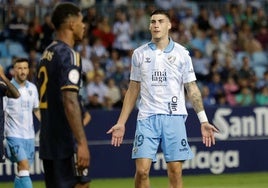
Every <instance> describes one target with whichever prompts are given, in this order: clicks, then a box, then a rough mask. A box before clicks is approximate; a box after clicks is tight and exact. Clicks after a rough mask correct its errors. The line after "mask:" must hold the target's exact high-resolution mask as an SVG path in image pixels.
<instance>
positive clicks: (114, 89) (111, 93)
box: [106, 78, 120, 105]
mask: <svg viewBox="0 0 268 188" xmlns="http://www.w3.org/2000/svg"><path fill="white" fill-rule="evenodd" d="M106 83H107V84H106V85H107V94H106V96H108V97H109V98H110V100H111V101H110V102H111V103H112V105H113V104H115V103H116V102H117V101H119V100H120V89H119V87H118V86H117V85H115V81H114V79H112V78H108V80H107V81H106Z"/></svg>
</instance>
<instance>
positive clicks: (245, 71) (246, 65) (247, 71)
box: [238, 56, 255, 79]
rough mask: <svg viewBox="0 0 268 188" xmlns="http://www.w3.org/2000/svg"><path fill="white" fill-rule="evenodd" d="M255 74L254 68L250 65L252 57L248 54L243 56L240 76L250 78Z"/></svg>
mask: <svg viewBox="0 0 268 188" xmlns="http://www.w3.org/2000/svg"><path fill="white" fill-rule="evenodd" d="M254 76H255V72H254V70H253V69H252V68H251V67H250V59H249V57H248V56H244V57H242V67H241V68H240V70H239V71H238V77H239V78H246V79H250V78H253V77H254Z"/></svg>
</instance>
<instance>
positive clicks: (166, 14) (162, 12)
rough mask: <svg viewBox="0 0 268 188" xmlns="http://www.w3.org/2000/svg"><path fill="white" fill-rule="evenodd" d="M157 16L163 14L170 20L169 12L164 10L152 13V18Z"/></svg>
mask: <svg viewBox="0 0 268 188" xmlns="http://www.w3.org/2000/svg"><path fill="white" fill-rule="evenodd" d="M155 14H163V15H165V16H166V17H167V18H168V19H169V20H170V16H169V14H168V12H167V11H166V10H163V9H156V10H154V11H153V12H152V13H151V17H152V16H153V15H155Z"/></svg>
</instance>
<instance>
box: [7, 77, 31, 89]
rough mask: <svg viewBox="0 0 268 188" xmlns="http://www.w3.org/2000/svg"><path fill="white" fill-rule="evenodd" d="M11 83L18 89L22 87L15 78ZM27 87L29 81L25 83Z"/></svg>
mask: <svg viewBox="0 0 268 188" xmlns="http://www.w3.org/2000/svg"><path fill="white" fill-rule="evenodd" d="M11 83H12V84H13V85H14V86H15V87H16V88H20V87H21V86H20V85H19V84H18V82H16V80H15V79H14V78H12V80H11ZM25 87H27V88H28V87H29V81H28V80H26V83H25Z"/></svg>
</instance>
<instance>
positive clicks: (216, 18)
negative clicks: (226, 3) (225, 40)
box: [209, 8, 226, 34]
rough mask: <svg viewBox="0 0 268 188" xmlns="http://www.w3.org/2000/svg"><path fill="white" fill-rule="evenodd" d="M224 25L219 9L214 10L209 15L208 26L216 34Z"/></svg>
mask: <svg viewBox="0 0 268 188" xmlns="http://www.w3.org/2000/svg"><path fill="white" fill-rule="evenodd" d="M225 23H226V22H225V18H224V16H223V15H222V13H221V11H220V10H219V9H217V8H216V9H215V10H213V11H212V13H211V14H210V15H209V24H210V25H211V27H212V28H213V29H214V30H215V31H216V33H217V34H219V33H220V32H221V29H222V28H223V27H224V26H225Z"/></svg>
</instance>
